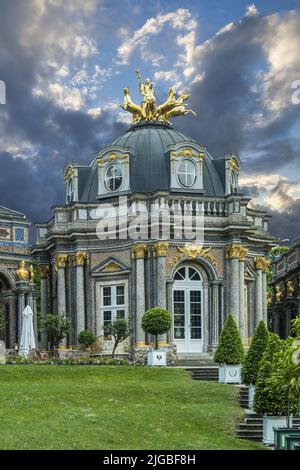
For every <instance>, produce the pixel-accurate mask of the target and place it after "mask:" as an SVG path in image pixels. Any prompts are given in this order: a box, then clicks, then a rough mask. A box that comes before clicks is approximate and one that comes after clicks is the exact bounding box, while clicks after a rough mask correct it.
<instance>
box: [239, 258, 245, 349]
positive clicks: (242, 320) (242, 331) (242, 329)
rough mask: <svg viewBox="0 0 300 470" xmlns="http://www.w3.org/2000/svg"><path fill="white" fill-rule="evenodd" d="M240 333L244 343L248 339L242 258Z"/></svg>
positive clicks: (241, 262) (240, 267)
mask: <svg viewBox="0 0 300 470" xmlns="http://www.w3.org/2000/svg"><path fill="white" fill-rule="evenodd" d="M239 271H240V286H239V287H240V335H241V338H242V341H243V343H244V342H245V341H246V311H245V261H244V260H242V259H241V260H240V263H239Z"/></svg>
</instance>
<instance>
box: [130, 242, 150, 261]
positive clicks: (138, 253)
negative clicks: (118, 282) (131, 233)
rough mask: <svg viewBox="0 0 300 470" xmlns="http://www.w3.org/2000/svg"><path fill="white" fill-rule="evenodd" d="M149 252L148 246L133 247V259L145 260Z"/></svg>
mask: <svg viewBox="0 0 300 470" xmlns="http://www.w3.org/2000/svg"><path fill="white" fill-rule="evenodd" d="M146 250H147V245H146V244H142V243H139V244H138V245H133V247H132V257H133V258H134V259H144V258H145V254H146Z"/></svg>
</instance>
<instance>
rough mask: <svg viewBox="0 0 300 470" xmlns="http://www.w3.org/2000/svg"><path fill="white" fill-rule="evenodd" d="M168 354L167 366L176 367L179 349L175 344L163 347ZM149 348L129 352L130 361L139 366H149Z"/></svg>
mask: <svg viewBox="0 0 300 470" xmlns="http://www.w3.org/2000/svg"><path fill="white" fill-rule="evenodd" d="M160 349H162V350H163V351H166V352H167V365H168V366H174V365H175V363H176V361H177V347H176V345H175V344H173V343H172V344H170V345H168V346H164V347H161V348H160ZM148 351H149V348H133V349H131V350H130V351H129V360H130V361H132V362H134V363H135V364H137V365H143V364H147V353H148Z"/></svg>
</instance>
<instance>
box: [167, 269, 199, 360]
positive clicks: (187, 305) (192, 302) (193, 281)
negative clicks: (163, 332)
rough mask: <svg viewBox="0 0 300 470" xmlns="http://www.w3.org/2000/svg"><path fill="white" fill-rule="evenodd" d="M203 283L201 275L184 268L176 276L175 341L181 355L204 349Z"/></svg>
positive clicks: (174, 286)
mask: <svg viewBox="0 0 300 470" xmlns="http://www.w3.org/2000/svg"><path fill="white" fill-rule="evenodd" d="M202 323H203V282H202V277H201V275H200V273H199V272H198V271H197V270H196V269H195V268H193V267H191V266H183V267H181V268H179V269H178V270H177V271H176V273H175V274H174V284H173V340H174V343H175V344H176V346H177V350H178V352H180V353H189V352H192V353H193V352H202V349H203V327H202Z"/></svg>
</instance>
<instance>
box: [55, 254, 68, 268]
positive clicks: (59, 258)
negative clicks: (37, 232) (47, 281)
mask: <svg viewBox="0 0 300 470" xmlns="http://www.w3.org/2000/svg"><path fill="white" fill-rule="evenodd" d="M67 260H68V255H64V254H60V255H56V256H55V269H59V268H65V267H66V264H67Z"/></svg>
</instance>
